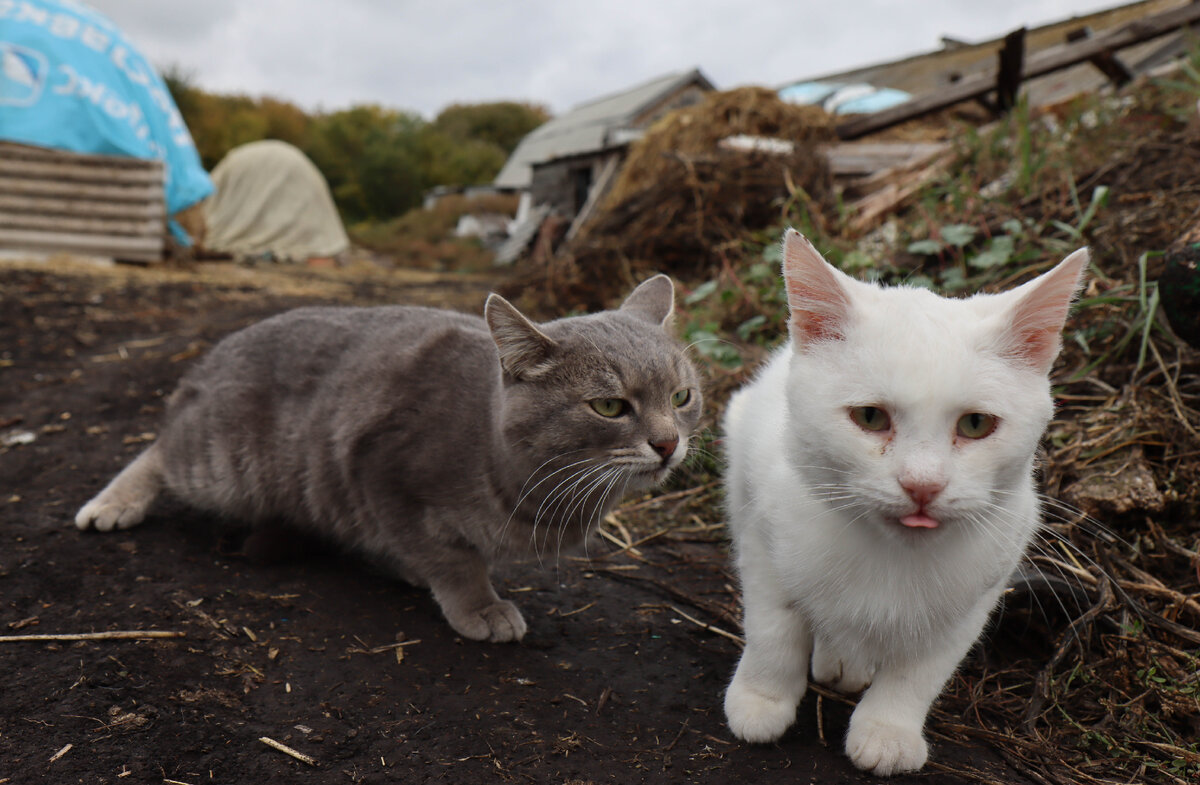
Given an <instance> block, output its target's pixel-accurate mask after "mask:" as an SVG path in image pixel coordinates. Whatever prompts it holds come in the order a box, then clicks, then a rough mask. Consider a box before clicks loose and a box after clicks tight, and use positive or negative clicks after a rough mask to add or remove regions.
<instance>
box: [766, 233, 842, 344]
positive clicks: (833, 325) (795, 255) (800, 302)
mask: <svg viewBox="0 0 1200 785" xmlns="http://www.w3.org/2000/svg"><path fill="white" fill-rule="evenodd" d="M783 278H784V281H785V283H786V285H787V296H788V307H789V308H790V310H791V320H790V322H791V329H792V337H793V339H795V340H796V341H798V342H799V343H808V342H812V341H822V340H840V339H841V338H843V337H844V325H845V321H846V318H847V317H848V316H849V312H850V298H849V296H848V295H847V294H846V290H845V289H844V288H843V287H842V284H841V282H840V281H838V277H837V273H836V272H835V271H834V269H833V268H832V267H830V266H829V263H828V262H826V261H825V259H824V258H823V257H822V256H821V254H820V253H818V252H817V249H816V248H814V247H813V244H812V243H810V242H809V241H808V238H806V237H805V236H804V235H802V234H800V233H799V232H797V231H794V230H791V229H789V230H788V232H787V234H786V235H785V236H784V240H783Z"/></svg>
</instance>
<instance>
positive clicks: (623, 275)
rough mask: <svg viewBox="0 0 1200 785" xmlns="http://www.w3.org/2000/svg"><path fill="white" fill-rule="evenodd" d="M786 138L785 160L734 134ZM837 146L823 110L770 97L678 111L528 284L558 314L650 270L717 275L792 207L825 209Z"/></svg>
mask: <svg viewBox="0 0 1200 785" xmlns="http://www.w3.org/2000/svg"><path fill="white" fill-rule="evenodd" d="M739 135H743V136H750V137H761V138H767V139H776V140H785V141H787V142H790V143H791V144H792V150H791V151H790V152H786V153H780V152H777V151H766V150H751V151H745V150H736V149H730V148H728V147H726V146H723V145H722V144H721V141H722V140H724V139H727V138H729V137H733V136H739ZM833 139H835V133H834V129H833V123H832V119H831V117H830V116H829V115H828V114H827V113H825V112H824V111H823V110H822V109H820V108H816V107H808V106H795V105H792V104H788V103H786V102H784V101H781V100H780V99H779V98H778V96H777V95H776V94H775V93H774V92H773V91H771V90H767V89H763V88H755V87H750V88H742V89H738V90H731V91H728V92H720V93H713V94H711V95H710V96H708V98H707V99H706V100H705V101H704V102H702V103H700V104H697V105H695V106H691V107H687V108H684V109H679V110H676V111H674V112H672V113H670V114H668V115H666V116H664V117H663V118H662V119H661V120H659V121H658V122H657V123H655V124H654V125H653V126H651V127H650V129H649V130H648V131H647V133H646V135H645V136H644V137H643V138H642V139H640V140H639V141H638V142H637V143H635V144H634V145H633V146H632V148H631V149H630V151H629V155H628V158H627V159H626V162H625V164H624V166H623V168H622V170H621V172H620V174H619V176H618V178H617V180H616V181H615V182H614V184H613V186H612V189H611V191H610V192H609V194H608V195H607V197H606V199H605V201H604V202H603V203H602V204H601V207H600V209H599V210H598V212H597V214H596V215H595V216H594V217H593V218H592V220H591V221H590V222H589V223H588V224H587V225H586V226H585V227H584V228H583V230H582V231H581V232H580V233H579V234H578V235H577V236H576V237H575V238H574V240H573V241H572V242H571V243H569V244H568V245H567V247H566V248H564V249H562V250H560V252H559V253H558V254H557V255H555V256H553V257H548V258H543V259H540V260H538V259H535V260H534V262H533V264H531V265H530V267H531V268H532V269H529V270H527V273H526V280H525V281H524V282H523V288H524V289H525V290H526V291H527V292H528V289H529V287H530V285H532V286H533V288H535V289H536V290H537V291H539V292H542V293H544V294H543V296H541V297H539V296H537V295H535V299H537V300H539V301H541V300H544V301H545V302H544V303H542V304H545V305H549V306H557V307H559V308H561V307H564V306H565V307H581V306H582V307H589V308H594V307H599V306H602V305H604V304H606V303H608V302H610V301H611V300H612V299H613V298H614V297H616V296H617V295H618V294H619V293H621V292H623V291H628V289H629V288H630V287H631V286H632V285H633V283H635V282H636V281H637V280H640V279H641V278H643V277H645V276H646V275H647V274H649V273H650V272H665V273H668V274H671V275H674V276H676V277H679V278H682V279H684V280H693V281H695V280H701V279H704V278H706V277H709V276H710V275H711V274H712V273H713V272H714V271H715V270H717V269H719V268H720V267H721V266H722V264H724V263H726V261H727V260H726V258H725V257H726V254H728V252H729V251H730V250H731V249H733V248H736V247H738V246H739V245H740V242H741V238H744V237H745V236H746V234H747V232H750V231H753V230H755V229H761V228H764V227H768V226H773V225H776V224H778V223H779V222H780V219H781V216H783V215H784V213H785V211H786V210H787V209H788V207H789V205H791V206H794V205H795V204H796V203H797V202H798V203H800V204H802V205H803V206H804V207H805V208H806V209H809V210H816V211H819V212H824V211H826V210H827V209H828V208H827V205H829V204H830V203H831V201H832V200H831V198H830V197H831V194H832V190H833V189H832V179H831V176H830V173H829V168H828V165H827V163H826V161H825V158H824V157H823V156H821V155H819V154H818V153H817V152H816V147H817V145H819V144H821V143H823V142H828V141H832V140H833Z"/></svg>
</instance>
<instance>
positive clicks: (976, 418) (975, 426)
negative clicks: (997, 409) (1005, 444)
mask: <svg viewBox="0 0 1200 785" xmlns="http://www.w3.org/2000/svg"><path fill="white" fill-rule="evenodd" d="M957 430H958V435H959V436H961V437H963V438H964V439H982V438H983V437H985V436H989V435H990V434H991V433H992V431H994V430H996V418H995V417H993V416H992V415H990V414H983V413H981V412H971V413H970V414H964V415H963V416H962V417H959V418H958V428H957Z"/></svg>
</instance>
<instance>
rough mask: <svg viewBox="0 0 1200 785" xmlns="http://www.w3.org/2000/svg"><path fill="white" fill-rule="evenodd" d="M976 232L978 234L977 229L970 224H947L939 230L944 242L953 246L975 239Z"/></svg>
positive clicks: (960, 246)
mask: <svg viewBox="0 0 1200 785" xmlns="http://www.w3.org/2000/svg"><path fill="white" fill-rule="evenodd" d="M976 234H978V230H977V229H976V228H975V227H974V226H971V225H970V224H949V225H947V226H943V227H942V231H941V235H942V239H943V240H944V241H945V242H946V244H948V245H953V246H954V247H955V248H962V247H963V246H964V245H967V244H968V243H970V242H971V241H972V240H974V239H975V235H976Z"/></svg>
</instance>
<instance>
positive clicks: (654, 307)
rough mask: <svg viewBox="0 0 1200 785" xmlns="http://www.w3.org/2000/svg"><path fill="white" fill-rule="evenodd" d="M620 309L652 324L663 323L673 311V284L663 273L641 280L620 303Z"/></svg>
mask: <svg viewBox="0 0 1200 785" xmlns="http://www.w3.org/2000/svg"><path fill="white" fill-rule="evenodd" d="M621 310H622V311H626V312H627V313H632V314H634V315H635V316H640V317H641V318H643V319H645V320H646V321H649V322H651V323H653V324H658V325H665V324H666V323H667V320H668V319H670V318H671V314H672V313H674V312H675V284H673V283H671V279H670V278H668V277H667V276H665V275H656V276H654V277H653V278H651V279H649V280H647V281H643V282H642V283H641V285H639V286H638V288H636V289H634V290H633V292H632V293H631V294H630V295H629V296H628V297H626V298H625V302H623V303H621Z"/></svg>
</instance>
